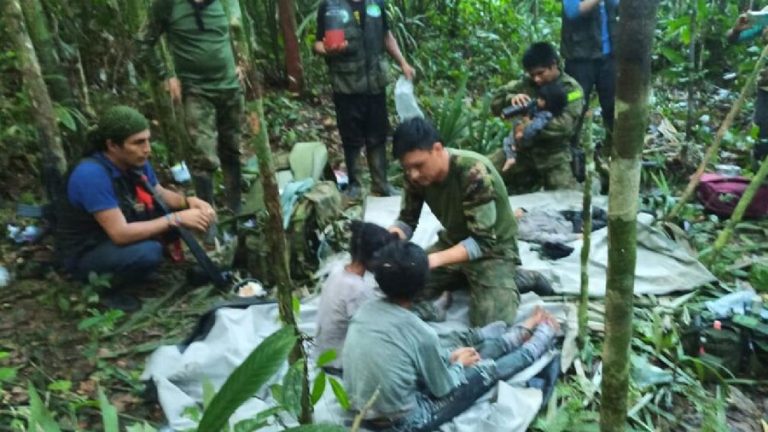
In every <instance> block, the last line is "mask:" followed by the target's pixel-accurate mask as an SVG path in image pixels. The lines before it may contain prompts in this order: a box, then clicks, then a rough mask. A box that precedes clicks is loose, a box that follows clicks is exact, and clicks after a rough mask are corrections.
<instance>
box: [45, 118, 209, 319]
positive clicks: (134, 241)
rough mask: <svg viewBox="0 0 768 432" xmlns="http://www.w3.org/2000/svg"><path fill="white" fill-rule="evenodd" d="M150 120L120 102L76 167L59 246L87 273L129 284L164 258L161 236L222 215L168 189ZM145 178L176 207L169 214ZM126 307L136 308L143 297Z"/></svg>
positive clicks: (66, 259) (62, 211) (65, 259)
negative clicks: (155, 161) (155, 160)
mask: <svg viewBox="0 0 768 432" xmlns="http://www.w3.org/2000/svg"><path fill="white" fill-rule="evenodd" d="M149 138H150V134H149V122H148V121H147V119H146V118H145V117H144V116H143V115H141V114H140V113H139V112H138V111H136V110H134V109H132V108H129V107H126V106H116V107H113V108H110V109H109V110H107V111H106V112H105V113H104V115H103V116H102V117H101V119H100V121H99V124H98V128H97V129H96V130H95V131H94V132H93V134H92V135H91V144H92V145H93V153H92V154H91V155H90V156H88V157H87V158H85V159H83V160H82V161H80V163H79V164H78V165H77V166H76V167H75V168H74V170H72V172H71V173H70V174H69V177H68V179H67V181H66V198H64V199H63V200H62V201H63V202H62V203H60V208H59V212H58V215H57V217H58V224H57V227H56V231H57V232H56V249H57V252H58V254H59V256H60V258H61V260H62V264H63V265H64V267H65V268H66V269H67V270H69V271H71V272H72V273H73V274H75V275H76V276H77V277H79V278H81V279H86V278H87V277H88V274H89V273H90V272H96V273H110V274H113V275H114V276H115V278H116V280H117V281H119V282H122V283H126V284H130V283H135V282H138V281H140V280H141V279H142V278H144V277H146V276H147V275H148V274H150V273H151V272H153V271H154V270H155V269H156V268H157V267H158V266H159V264H160V263H161V261H162V245H161V243H160V241H159V240H158V238H159V237H160V236H162V235H164V234H166V233H169V232H171V231H173V229H174V228H175V227H178V226H183V227H186V228H190V229H194V230H198V231H205V230H206V229H207V227H208V226H209V225H210V224H211V223H212V222H213V221H214V219H215V218H216V214H215V213H214V211H213V208H212V207H211V206H210V205H209V204H208V203H207V202H205V201H203V200H200V199H198V198H194V197H189V198H187V197H185V196H184V195H181V194H178V193H176V192H173V191H171V190H168V189H166V188H164V187H162V186H161V185H160V184H159V183H158V182H157V178H156V177H155V172H154V170H153V169H152V165H151V164H150V163H149V156H150V153H151V151H152V150H151V147H150V142H149ZM141 176H146V178H147V180H148V181H149V183H150V184H151V185H153V186H154V187H155V189H156V190H157V192H158V193H159V195H160V196H161V197H162V199H163V200H164V201H165V202H166V203H167V204H168V206H169V207H171V208H173V209H178V210H179V211H176V212H174V213H171V214H169V215H166V216H164V215H163V214H162V213H161V211H160V208H159V206H158V205H157V203H155V202H154V200H153V199H152V195H151V193H150V192H149V191H147V190H146V189H144V187H143V186H141V181H140V178H141ZM123 300H126V301H128V302H130V303H132V304H130V305H125V304H123V306H125V309H133V308H135V307H137V306H138V302H136V301H135V299H134V301H133V302H131V301H130V300H128V299H125V298H123Z"/></svg>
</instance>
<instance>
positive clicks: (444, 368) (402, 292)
mask: <svg viewBox="0 0 768 432" xmlns="http://www.w3.org/2000/svg"><path fill="white" fill-rule="evenodd" d="M428 272H429V259H428V258H427V254H426V253H425V252H424V250H423V249H421V248H420V247H419V246H417V245H415V244H413V243H407V242H404V241H398V242H395V243H390V244H388V245H387V246H384V247H383V248H382V249H381V250H379V252H377V254H376V257H375V260H374V262H373V273H374V274H375V276H376V281H377V282H378V283H379V288H380V289H381V290H382V291H383V292H384V294H385V295H386V297H385V298H382V299H376V300H372V301H370V302H367V303H366V304H364V305H363V306H362V307H360V309H359V310H358V311H357V313H356V314H355V315H354V316H353V317H352V322H351V324H350V326H349V331H348V334H347V342H346V349H345V350H344V383H345V386H346V388H347V391H348V393H349V396H350V401H351V403H352V406H353V407H354V408H355V409H356V410H358V411H359V410H361V409H362V408H363V407H364V406H365V405H366V403H367V402H368V401H369V400H371V398H372V396H373V394H374V393H376V392H377V391H378V396H377V397H376V398H375V399H373V403H372V405H371V406H370V407H369V409H367V411H366V414H365V417H366V422H365V423H364V426H365V427H367V428H370V429H374V430H383V429H386V430H394V431H398V432H416V431H419V432H421V431H425V432H426V431H432V430H435V429H437V428H438V427H439V426H440V425H441V424H443V423H445V422H447V421H450V420H451V419H452V418H453V417H455V416H457V415H459V414H460V413H462V412H463V411H465V410H466V409H467V408H469V407H470V406H471V405H472V404H473V403H474V402H475V401H476V400H477V399H478V398H479V397H480V396H482V395H483V394H484V393H485V392H487V391H488V390H490V389H491V388H492V387H493V386H494V385H495V384H496V382H498V381H499V380H505V379H508V378H510V377H512V376H513V375H515V374H516V373H517V372H519V371H521V370H523V369H525V368H526V367H528V366H530V365H531V364H532V363H533V362H534V361H535V360H536V359H538V358H539V357H541V356H542V355H543V354H544V352H545V351H547V350H548V349H549V346H550V344H551V342H552V340H553V338H554V336H555V333H556V332H557V330H558V329H559V326H558V324H557V321H555V320H554V318H552V316H550V315H549V314H547V313H546V312H544V311H543V310H542V309H537V311H536V312H535V313H534V314H533V316H532V317H531V318H529V319H527V320H526V321H524V322H523V323H522V324H521V325H516V326H512V327H510V328H509V329H507V327H506V325H505V324H504V323H503V322H495V323H491V324H489V325H487V326H485V327H482V328H477V329H471V330H470V332H473V333H474V336H475V337H474V340H475V342H478V344H477V345H475V346H476V347H470V346H464V347H460V348H457V349H454V350H453V351H452V352H448V351H447V350H445V349H444V347H443V345H442V344H441V342H440V338H439V337H438V335H437V333H436V332H435V330H434V329H433V328H432V327H430V326H429V325H427V324H426V323H425V322H424V321H422V320H421V319H419V318H418V317H417V316H416V314H414V313H413V312H412V311H411V307H412V306H413V301H414V298H416V297H417V295H418V294H419V292H420V291H421V290H422V289H423V288H424V285H425V283H426V280H427V278H428ZM499 325H501V327H500V328H499ZM494 359H495V360H494Z"/></svg>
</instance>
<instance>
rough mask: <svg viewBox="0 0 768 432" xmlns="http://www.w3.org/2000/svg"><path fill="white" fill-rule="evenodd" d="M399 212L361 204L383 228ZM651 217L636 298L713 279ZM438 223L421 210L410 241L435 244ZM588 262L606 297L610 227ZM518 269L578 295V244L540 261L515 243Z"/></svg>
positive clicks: (380, 200) (376, 200)
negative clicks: (538, 274) (562, 255)
mask: <svg viewBox="0 0 768 432" xmlns="http://www.w3.org/2000/svg"><path fill="white" fill-rule="evenodd" d="M581 200H582V195H581V193H580V192H577V191H553V192H537V193H532V194H525V195H513V196H511V197H509V202H510V203H511V204H512V208H513V209H514V208H517V207H523V208H525V209H527V210H532V209H549V210H575V209H581V207H582V201H581ZM592 204H593V205H595V206H599V207H602V208H604V209H606V210H607V207H608V206H607V201H606V197H604V196H598V197H594V199H593V203H592ZM399 210H400V198H399V197H370V198H368V200H367V201H366V205H365V220H366V221H368V222H374V223H377V224H379V225H382V226H385V227H386V226H390V225H391V224H392V222H394V221H395V219H397V215H398V212H399ZM652 220H653V218H652V217H651V216H650V215H647V214H640V215H639V216H638V221H637V266H636V270H635V294H638V295H640V294H655V295H662V294H669V293H672V292H675V291H690V290H692V289H693V288H696V287H697V286H700V285H703V284H705V283H708V282H712V281H715V280H716V279H715V277H714V276H713V275H712V273H710V272H709V270H707V269H706V267H704V266H703V265H702V264H701V263H700V262H699V261H698V260H697V259H696V257H693V256H691V255H690V254H689V253H688V252H686V250H685V249H684V248H682V247H681V246H679V245H678V244H677V243H675V242H674V241H673V240H671V239H669V238H668V237H667V236H666V235H665V234H664V233H663V232H661V231H660V230H658V229H656V228H654V227H653V226H651V222H652ZM440 229H441V225H440V222H438V220H437V218H435V216H434V215H433V214H432V212H431V211H430V210H429V207H428V206H426V205H425V206H424V208H423V210H422V213H421V218H420V219H419V226H418V227H417V229H416V232H415V233H414V236H413V241H414V242H415V243H417V244H419V245H421V246H424V247H427V246H429V245H431V244H432V243H434V242H435V241H436V240H437V233H438V231H439V230H440ZM591 240H592V246H591V250H590V258H589V294H590V295H591V296H593V297H603V296H605V277H606V274H605V272H606V268H607V266H608V229H607V228H603V229H599V230H597V231H594V232H592V237H591ZM518 245H519V248H520V255H521V256H520V258H521V260H522V262H523V265H522V267H525V268H526V269H530V270H538V271H540V272H541V273H543V274H544V276H546V277H547V279H549V280H550V281H551V282H552V288H553V289H554V290H555V291H556V292H557V293H560V294H578V293H579V287H580V283H581V282H580V272H581V246H582V241H581V240H575V241H572V242H570V243H568V245H569V246H571V247H573V248H574V251H573V253H571V254H570V255H569V256H567V257H565V258H561V259H558V260H543V259H541V258H539V254H538V252H537V251H535V250H531V246H533V245H532V244H530V243H527V242H524V241H520V242H518Z"/></svg>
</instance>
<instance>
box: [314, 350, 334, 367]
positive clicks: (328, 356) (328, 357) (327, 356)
mask: <svg viewBox="0 0 768 432" xmlns="http://www.w3.org/2000/svg"><path fill="white" fill-rule="evenodd" d="M336 356H337V354H336V350H334V349H329V350H328V351H326V352H324V353H322V354H320V357H318V358H317V367H323V366H325V365H327V364H328V363H330V362H332V361H334V360H336Z"/></svg>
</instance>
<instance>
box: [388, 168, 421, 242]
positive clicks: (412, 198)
mask: <svg viewBox="0 0 768 432" xmlns="http://www.w3.org/2000/svg"><path fill="white" fill-rule="evenodd" d="M422 207H424V196H423V194H422V192H421V191H420V190H419V189H418V188H417V187H416V186H414V185H413V184H411V182H409V181H407V180H406V181H405V188H404V190H403V198H402V201H401V204H400V215H399V216H398V217H397V220H396V221H395V223H394V224H393V225H392V227H390V231H394V229H397V230H399V231H400V232H402V234H403V236H404V238H405V239H406V240H407V239H410V238H411V237H413V232H414V231H416V227H417V226H418V225H419V217H420V216H421V209H422ZM394 232H397V231H394Z"/></svg>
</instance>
